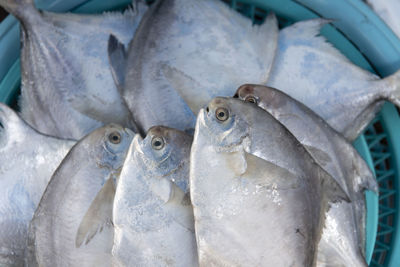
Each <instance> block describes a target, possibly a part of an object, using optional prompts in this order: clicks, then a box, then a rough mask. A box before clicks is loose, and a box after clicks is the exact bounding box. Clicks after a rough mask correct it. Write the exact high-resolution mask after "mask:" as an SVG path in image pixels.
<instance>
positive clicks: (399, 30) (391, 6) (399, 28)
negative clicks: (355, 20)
mask: <svg viewBox="0 0 400 267" xmlns="http://www.w3.org/2000/svg"><path fill="white" fill-rule="evenodd" d="M364 2H366V3H367V4H368V5H369V6H370V7H371V8H372V10H374V11H375V13H376V14H378V16H379V17H380V18H381V19H382V20H383V21H384V22H385V23H386V24H387V25H388V26H389V27H390V28H391V29H392V31H393V32H394V33H395V34H396V35H397V37H399V38H400V20H399V15H398V14H399V12H400V3H399V1H396V0H385V1H380V0H364Z"/></svg>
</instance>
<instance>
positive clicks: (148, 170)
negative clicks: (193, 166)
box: [113, 126, 198, 267]
mask: <svg viewBox="0 0 400 267" xmlns="http://www.w3.org/2000/svg"><path fill="white" fill-rule="evenodd" d="M157 142H159V143H157ZM160 144H162V145H160ZM191 144H192V137H191V136H190V135H188V134H186V133H184V132H181V131H178V130H175V129H171V128H166V127H161V126H156V127H152V128H151V129H150V130H149V132H148V133H147V135H146V137H145V138H144V139H142V137H141V136H140V135H138V134H137V135H136V136H135V138H134V139H133V141H132V144H131V147H130V149H129V152H128V156H127V158H126V160H125V163H124V167H123V169H122V171H121V175H120V178H119V181H118V186H117V191H116V195H115V202H114V215H113V220H114V227H115V236H114V246H113V264H114V266H182V267H184V266H197V265H198V262H197V251H196V239H195V235H194V221H193V210H192V205H191V203H190V198H189V196H188V192H185V190H186V191H188V187H187V186H188V182H189V155H190V147H191ZM177 184H178V185H180V186H177ZM182 188H183V189H182Z"/></svg>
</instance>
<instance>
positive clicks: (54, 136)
mask: <svg viewBox="0 0 400 267" xmlns="http://www.w3.org/2000/svg"><path fill="white" fill-rule="evenodd" d="M0 5H1V6H2V7H4V8H5V9H6V10H7V11H8V12H10V13H11V14H13V15H14V16H15V17H17V18H18V19H19V21H20V22H21V33H22V34H21V42H22V49H21V79H22V86H21V95H20V99H19V108H20V112H19V113H16V112H15V111H14V110H12V109H10V108H9V107H7V106H6V105H4V104H0V123H1V128H0V129H1V130H0V162H1V163H0V265H1V266H321V267H322V266H366V265H367V264H366V261H365V259H364V258H365V255H364V251H365V215H366V203H365V198H364V191H365V190H372V191H374V192H376V193H377V191H378V186H377V183H376V181H375V178H374V176H373V174H372V173H371V171H370V170H369V168H368V166H367V165H366V163H365V162H364V160H363V159H362V158H361V157H360V155H359V154H358V153H357V151H356V150H355V149H354V148H353V147H352V145H351V142H352V141H353V140H354V139H355V138H356V137H357V136H358V135H359V134H360V133H361V132H362V131H363V129H364V128H365V127H366V126H367V125H368V124H369V122H370V121H371V120H372V119H373V118H374V116H375V115H376V112H378V111H379V109H380V107H381V106H382V104H383V103H384V101H385V100H388V101H391V102H393V103H395V104H396V105H400V72H396V73H394V74H393V75H391V76H389V77H387V78H384V79H381V78H380V77H378V76H376V75H374V74H372V73H370V72H368V71H365V70H363V69H360V68H359V67H357V66H355V65H354V64H352V63H351V62H350V61H349V60H348V59H347V58H346V57H345V56H343V55H342V54H341V53H340V52H339V51H338V50H337V49H336V48H335V47H333V46H332V45H331V44H330V43H328V42H327V41H326V40H325V38H324V37H323V36H320V35H319V33H320V29H321V28H322V27H323V26H324V25H326V24H327V23H329V21H327V20H324V19H314V20H308V21H301V22H298V23H295V24H293V25H291V26H288V27H286V28H284V29H282V30H279V29H278V23H277V18H276V17H275V16H274V14H272V13H271V14H269V15H268V16H267V17H266V19H265V22H264V23H263V24H261V25H253V24H252V22H251V20H249V19H248V18H246V17H244V16H242V15H241V14H239V13H237V12H236V11H234V10H232V9H230V8H229V7H228V6H227V5H226V4H225V3H223V2H222V1H220V0H159V1H156V2H155V3H154V4H152V5H151V6H147V5H146V4H145V3H143V2H142V1H139V0H134V2H133V3H132V6H131V7H130V8H128V9H127V10H125V11H124V12H123V13H120V12H114V13H104V14H101V15H76V14H56V13H50V12H46V11H39V10H37V9H36V8H35V6H34V4H33V0H0ZM275 88H278V89H275Z"/></svg>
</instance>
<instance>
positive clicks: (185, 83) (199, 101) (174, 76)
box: [162, 64, 213, 114]
mask: <svg viewBox="0 0 400 267" xmlns="http://www.w3.org/2000/svg"><path fill="white" fill-rule="evenodd" d="M162 72H163V74H164V77H165V78H166V79H167V80H168V82H169V83H170V84H171V85H172V87H173V88H174V89H175V91H176V92H178V94H179V95H180V96H181V97H182V99H183V100H184V101H185V102H186V104H187V105H188V106H189V108H190V109H191V110H192V112H193V113H194V114H197V113H198V112H199V110H200V109H201V108H202V107H203V105H205V104H207V103H208V102H209V101H210V100H211V99H212V98H213V96H211V95H209V94H208V92H207V90H204V88H203V86H202V85H201V84H200V83H199V82H197V81H196V80H194V79H193V78H192V77H190V76H188V75H186V74H185V73H183V72H182V71H180V70H178V69H176V68H174V67H171V66H169V65H167V64H163V65H162ZM193 92H196V97H193Z"/></svg>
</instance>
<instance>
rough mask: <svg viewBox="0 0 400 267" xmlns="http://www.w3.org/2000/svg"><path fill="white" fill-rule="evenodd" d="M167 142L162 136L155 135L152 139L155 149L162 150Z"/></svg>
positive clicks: (152, 145)
mask: <svg viewBox="0 0 400 267" xmlns="http://www.w3.org/2000/svg"><path fill="white" fill-rule="evenodd" d="M164 145H165V142H164V139H163V138H162V137H159V136H155V137H153V139H151V147H152V148H153V149H155V150H160V149H162V148H163V147H164Z"/></svg>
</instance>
